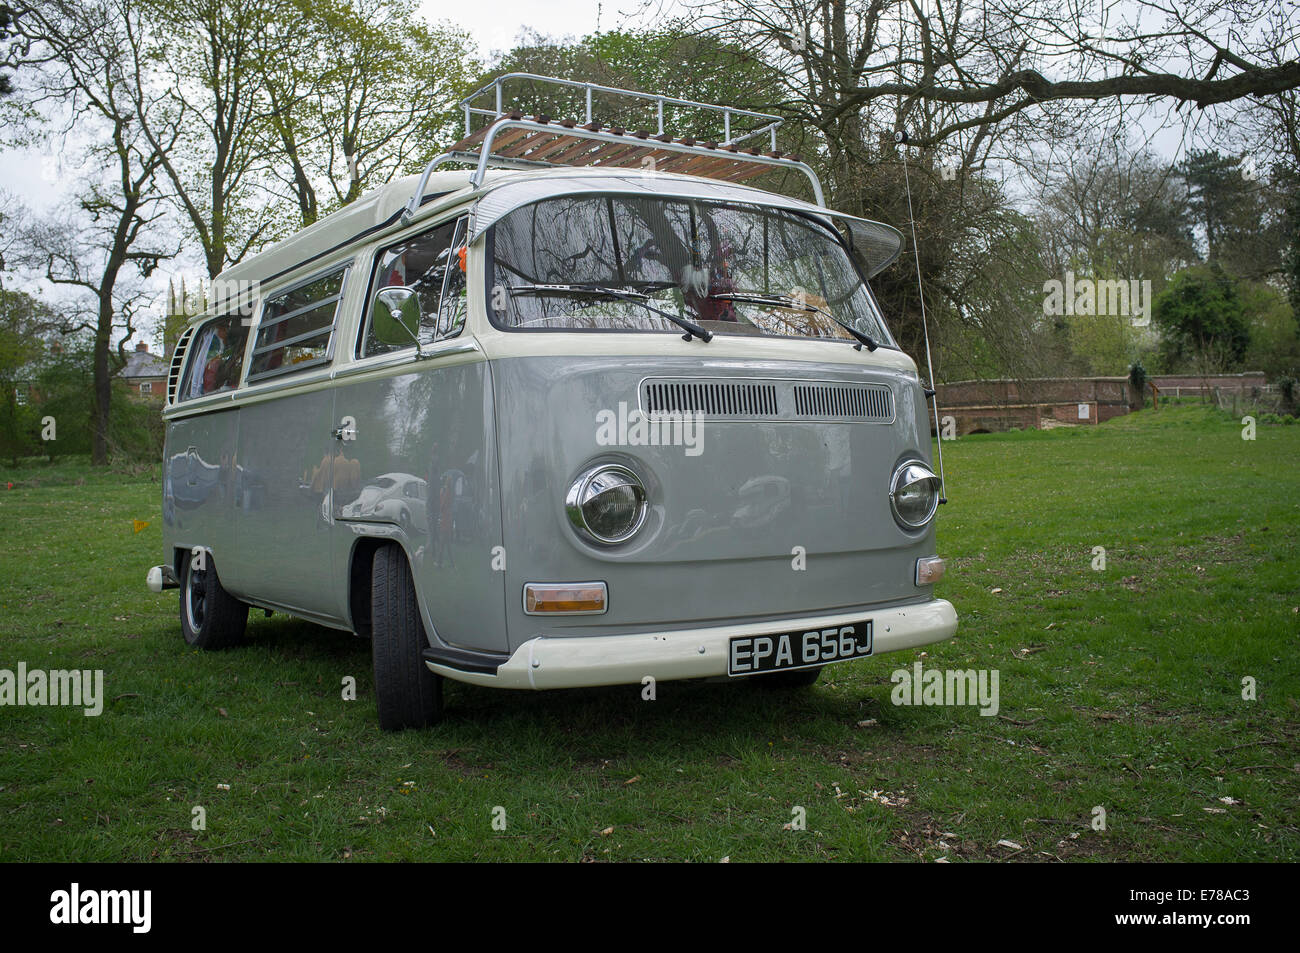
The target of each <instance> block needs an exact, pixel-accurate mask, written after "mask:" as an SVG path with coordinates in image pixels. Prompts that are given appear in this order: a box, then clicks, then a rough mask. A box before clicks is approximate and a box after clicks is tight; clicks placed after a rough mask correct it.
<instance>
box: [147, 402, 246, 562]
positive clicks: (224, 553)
mask: <svg viewBox="0 0 1300 953" xmlns="http://www.w3.org/2000/svg"><path fill="white" fill-rule="evenodd" d="M238 437H239V411H238V410H237V409H236V408H234V407H226V408H223V409H220V410H217V409H214V410H211V411H208V412H206V413H201V414H195V415H194V416H190V417H181V418H179V419H176V420H173V421H172V422H171V423H170V424H169V425H168V427H167V436H166V442H165V445H164V449H163V544H164V547H165V550H166V551H165V553H164V559H165V560H166V562H167V565H169V566H170V565H173V559H172V556H173V553H174V552H175V550H176V549H177V548H181V549H185V550H187V551H189V550H191V549H192V548H193V547H195V546H201V547H203V549H205V550H207V551H208V552H210V553H211V554H212V558H213V561H214V562H215V563H216V566H217V573H218V575H219V576H220V578H221V581H222V582H223V583H225V582H226V580H227V579H228V578H229V577H231V576H233V575H234V574H235V572H236V571H237V565H238V563H239V552H238V548H237V546H236V540H235V529H234V522H233V520H232V516H233V513H234V506H235V499H236V485H235V484H236V474H235V454H236V447H237V441H238Z"/></svg>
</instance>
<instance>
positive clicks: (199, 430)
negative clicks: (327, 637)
mask: <svg viewBox="0 0 1300 953" xmlns="http://www.w3.org/2000/svg"><path fill="white" fill-rule="evenodd" d="M498 90H499V87H498ZM670 102H671V101H670ZM696 105H698V104H696ZM661 108H662V104H661ZM719 108H721V107H719ZM486 112H488V113H490V118H491V122H490V123H489V125H488V126H487V127H486V128H487V131H486V132H485V131H483V130H480V131H479V132H478V133H477V138H476V139H475V138H474V137H473V136H469V137H467V140H468V139H474V141H473V142H469V143H468V145H470V146H472V145H475V144H477V145H478V147H479V152H478V153H476V154H475V153H470V152H467V151H465V150H464V149H462V150H453V153H451V154H449V156H444V157H440V158H439V159H438V160H435V161H434V163H431V164H430V167H429V168H428V169H426V170H425V172H424V173H423V174H422V175H420V176H412V177H410V178H407V179H402V180H399V181H395V182H393V183H392V184H390V185H387V186H385V187H383V188H381V189H378V190H377V191H374V192H372V193H370V194H368V195H366V196H364V197H363V198H361V199H360V200H358V201H356V202H354V203H353V204H351V205H349V206H347V207H345V208H343V209H342V210H340V211H338V212H335V213H334V214H332V215H329V216H328V217H326V218H324V219H322V220H321V221H319V222H318V223H316V224H315V225H313V226H311V227H310V228H307V229H304V230H303V231H301V232H299V233H297V234H296V235H294V236H292V237H291V238H289V239H287V240H285V241H283V242H281V243H279V244H277V245H275V246H274V247H272V248H270V249H269V250H267V251H265V252H263V253H261V254H259V255H256V256H254V257H252V258H250V259H248V260H246V261H244V262H242V263H240V264H238V265H236V266H234V267H233V268H231V269H229V270H228V271H227V272H226V273H225V274H224V275H222V276H221V281H222V283H223V287H227V288H239V289H242V295H241V296H235V297H231V298H229V299H227V306H226V307H224V308H219V309H214V310H212V311H210V312H209V313H207V314H204V315H201V316H199V317H197V318H196V319H195V320H194V321H193V322H192V323H191V324H190V326H189V327H188V328H187V329H186V330H185V332H184V333H183V334H182V336H181V338H180V340H179V342H178V345H177V347H176V349H175V352H174V359H173V362H172V367H171V375H170V379H169V381H168V388H167V402H166V406H165V409H164V411H163V413H164V417H165V419H166V449H165V461H164V486H163V514H164V516H163V525H164V552H163V561H162V564H161V565H160V566H157V567H154V569H152V570H151V571H150V573H149V585H150V587H151V588H152V589H154V590H155V591H161V590H162V589H166V588H178V589H179V595H180V622H181V629H182V632H183V635H184V637H185V640H186V642H188V643H189V644H191V645H194V646H197V647H200V648H204V649H219V648H224V647H227V646H231V645H233V644H235V643H237V642H239V641H240V640H241V638H242V637H243V635H244V630H245V624H246V620H247V616H248V612H249V609H250V607H256V608H261V609H265V610H271V611H275V612H284V613H288V614H291V615H294V616H298V617H301V618H303V619H307V620H311V621H313V622H316V623H319V624H321V625H324V626H330V627H333V628H337V629H342V630H346V631H350V632H353V633H356V634H357V635H358V636H361V637H364V638H368V639H370V641H371V644H372V646H373V661H374V679H375V681H374V691H375V694H376V698H377V702H378V709H379V721H380V724H381V725H382V726H383V727H384V728H388V729H395V728H403V727H408V726H420V725H426V724H429V723H430V722H433V721H435V720H436V719H437V718H438V717H439V715H440V713H441V708H442V680H443V679H445V678H450V679H455V680H458V681H462V682H470V683H473V684H476V685H485V686H499V687H505V688H518V689H550V688H573V687H581V686H596V685H611V684H624V683H626V684H636V685H640V684H643V683H645V681H646V680H647V679H657V680H666V679H688V678H710V677H719V678H724V679H725V678H740V677H747V678H757V679H764V680H768V681H769V682H776V683H785V684H790V685H800V684H810V683H812V682H813V681H814V680H815V679H816V678H817V676H818V673H819V672H820V670H821V668H822V667H823V666H825V665H827V664H831V663H839V662H844V661H848V660H852V659H858V658H862V657H864V656H870V655H875V654H879V653H882V652H892V651H898V650H901V649H910V648H914V647H916V646H921V645H925V644H927V643H932V642H935V641H938V640H942V639H947V638H950V637H951V636H952V635H953V634H954V632H955V630H956V625H957V619H956V613H955V612H954V609H953V607H952V605H951V604H950V603H948V602H947V601H944V600H942V599H938V598H936V597H935V596H934V593H933V585H934V583H935V582H936V581H937V580H938V579H939V578H940V576H941V575H942V574H943V569H944V562H943V560H942V559H940V558H939V557H938V555H937V553H936V547H935V532H934V516H935V512H936V509H937V507H938V504H939V502H940V496H941V481H940V478H939V476H937V475H936V473H935V469H934V468H932V464H931V449H930V448H931V433H930V425H929V421H928V419H927V406H928V405H927V396H928V395H927V392H926V388H925V386H924V385H923V383H922V380H921V377H920V375H919V374H918V371H917V366H916V364H915V363H914V362H913V360H912V358H910V357H909V356H908V355H906V354H905V353H903V351H902V350H900V349H899V347H898V346H897V344H896V343H895V341H894V340H893V338H892V337H891V335H890V331H889V328H888V325H887V322H886V319H885V316H884V315H882V314H881V311H880V308H879V306H878V305H877V302H876V300H875V298H874V296H873V294H872V292H871V288H870V284H869V279H870V278H871V276H872V275H873V274H875V273H876V272H878V271H879V270H880V269H881V268H883V267H885V266H886V265H888V264H889V263H890V262H891V261H892V260H893V259H894V258H895V257H896V256H897V254H898V251H899V248H900V247H901V235H900V234H899V233H898V232H896V231H895V230H894V229H892V228H890V227H888V226H886V225H881V224H879V223H873V222H867V221H864V220H861V219H854V218H852V217H850V216H843V215H840V214H838V213H835V212H832V211H830V210H828V209H826V208H825V207H824V206H822V205H821V204H819V200H820V188H819V187H818V188H817V190H816V191H817V195H816V198H817V199H818V201H811V202H810V201H804V200H801V199H797V198H793V197H790V196H787V195H784V194H779V193H777V192H772V191H765V190H760V189H757V188H753V187H751V186H748V185H745V184H743V183H742V182H741V181H739V180H740V178H742V176H740V175H732V176H730V177H721V178H720V177H717V176H716V175H714V174H712V170H714V169H715V167H716V169H721V170H723V171H725V170H727V169H731V168H733V167H740V166H741V165H744V164H746V163H748V164H749V165H758V166H760V170H759V171H768V170H769V167H771V166H774V165H782V164H784V165H786V166H789V167H791V168H797V169H798V170H799V171H803V170H806V168H807V167H806V166H803V165H802V164H801V163H798V162H797V160H795V159H793V158H790V157H781V156H780V155H779V153H776V152H775V147H774V146H773V149H772V150H769V151H766V152H763V153H761V154H760V153H759V151H758V150H750V152H749V153H748V154H747V153H746V152H745V151H744V150H742V149H740V148H739V147H737V146H736V144H735V143H734V142H725V141H724V142H723V143H721V144H719V143H712V142H711V143H701V142H698V141H694V140H682V139H674V138H672V137H669V136H667V135H665V134H663V133H662V129H661V130H660V134H659V135H658V136H650V135H642V134H641V133H640V132H628V131H627V130H625V129H609V128H606V127H603V126H602V125H601V124H600V123H598V122H595V121H591V120H589V122H588V123H587V124H586V125H582V126H579V125H577V124H576V123H574V124H570V125H564V124H556V123H555V122H554V121H552V120H549V119H548V118H547V117H544V116H534V117H528V118H526V117H523V116H521V115H519V114H517V113H507V112H504V111H503V110H502V109H501V107H500V105H499V100H498V105H497V107H496V108H495V109H492V110H488V111H486ZM468 115H469V113H467V116H468ZM475 115H477V113H476V114H475ZM736 115H739V112H738V111H729V112H728V115H727V117H726V119H727V122H728V125H730V123H731V121H732V120H733V119H735V118H736ZM469 131H470V130H468V129H467V132H469ZM494 137H495V139H496V143H495V145H494V144H493V143H492V142H491V141H489V140H491V139H492V138H494ZM512 137H513V141H514V142H515V143H516V146H517V148H516V155H515V156H514V157H513V159H512V157H511V156H510V155H508V151H509V150H508V148H507V146H506V145H504V143H505V141H506V140H507V139H511V138H512ZM530 138H531V145H530V144H529V139H530ZM561 139H563V140H566V141H567V143H568V144H567V145H566V146H556V145H554V143H555V142H556V141H558V140H561ZM576 143H580V145H579V144H576ZM621 145H623V146H626V147H627V148H626V149H624V153H623V154H621V155H622V159H621V160H620V159H619V156H620V153H619V152H618V151H617V150H618V148H619V147H620V146H621ZM547 149H550V150H551V152H550V155H551V156H554V155H556V154H557V153H561V152H564V151H566V150H567V151H568V152H569V153H570V157H569V163H568V164H559V165H557V164H555V163H550V164H547V163H546V161H545V160H546V156H541V157H539V156H538V155H537V153H538V152H539V151H545V150H547ZM582 149H585V150H586V152H582V151H581V150H582ZM602 150H603V151H604V152H603V155H604V156H605V159H601V158H600V157H599V155H598V154H599V153H601V151H602ZM637 150H639V151H637ZM573 155H579V156H588V157H590V156H597V157H596V158H595V159H593V160H592V161H588V162H574V161H573V158H572V157H573ZM647 155H648V156H650V157H652V159H654V157H656V156H657V157H659V158H658V159H655V161H653V162H652V163H650V164H647V163H646V162H645V161H643V160H644V159H645V158H646V156H647ZM448 159H455V160H460V161H462V162H464V161H469V162H471V163H475V162H477V165H476V167H475V168H471V169H468V170H461V171H456V170H442V169H441V168H440V166H441V165H442V164H445V163H446V161H447V160H448ZM758 160H761V161H758ZM683 163H685V168H686V172H684V173H683V172H675V171H672V169H673V168H674V167H675V166H676V167H680V166H682V164H683ZM709 163H713V165H709ZM727 163H731V165H726V164H727ZM813 181H815V179H814V180H813Z"/></svg>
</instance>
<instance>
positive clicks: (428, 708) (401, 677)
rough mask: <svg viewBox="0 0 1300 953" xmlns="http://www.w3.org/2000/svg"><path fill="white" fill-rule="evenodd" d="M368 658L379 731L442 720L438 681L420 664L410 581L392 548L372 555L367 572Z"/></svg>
mask: <svg viewBox="0 0 1300 953" xmlns="http://www.w3.org/2000/svg"><path fill="white" fill-rule="evenodd" d="M370 607H371V608H370V611H371V619H370V620H371V638H370V654H371V657H372V658H373V660H374V666H375V699H376V701H377V702H378V707H379V727H380V728H382V729H384V730H385V731H401V730H402V729H403V728H424V727H426V726H428V725H431V724H434V723H435V722H437V721H438V720H439V719H440V718H441V717H442V676H440V675H436V674H434V673H433V672H431V671H429V669H428V668H427V667H426V666H425V664H424V654H423V653H424V650H425V648H427V647H428V645H429V642H428V639H427V638H426V637H425V634H424V623H423V622H422V621H421V620H420V604H419V602H418V601H417V600H416V598H415V581H414V580H413V579H412V578H411V567H410V565H409V564H408V563H407V561H406V554H405V553H404V552H403V551H402V547H400V546H398V545H397V544H396V543H389V544H388V545H387V546H383V547H381V548H380V549H378V550H377V551H376V552H375V561H374V564H373V565H372V567H371V570H370Z"/></svg>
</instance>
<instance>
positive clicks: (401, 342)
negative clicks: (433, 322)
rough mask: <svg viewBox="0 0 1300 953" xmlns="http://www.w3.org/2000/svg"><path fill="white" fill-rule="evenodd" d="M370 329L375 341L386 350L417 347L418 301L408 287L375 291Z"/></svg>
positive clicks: (418, 339)
mask: <svg viewBox="0 0 1300 953" xmlns="http://www.w3.org/2000/svg"><path fill="white" fill-rule="evenodd" d="M371 327H372V328H373V329H374V332H375V338H376V339H377V340H378V341H379V342H380V343H381V344H386V345H388V346H389V347H405V346H406V345H408V344H415V345H416V346H417V347H418V346H419V344H420V298H419V296H418V295H417V294H416V293H415V291H414V290H413V289H411V288H407V287H404V286H402V285H397V286H395V287H391V288H381V289H379V291H377V292H375V303H374V314H373V316H372V318H371Z"/></svg>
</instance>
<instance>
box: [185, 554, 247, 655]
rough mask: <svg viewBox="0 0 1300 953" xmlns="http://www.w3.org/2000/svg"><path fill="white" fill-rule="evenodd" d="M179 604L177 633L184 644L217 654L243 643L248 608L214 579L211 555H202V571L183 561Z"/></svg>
mask: <svg viewBox="0 0 1300 953" xmlns="http://www.w3.org/2000/svg"><path fill="white" fill-rule="evenodd" d="M180 602H181V634H182V635H184V636H185V642H186V644H187V645H191V646H193V647H194V648H196V649H204V650H205V651H217V650H219V649H228V648H231V647H232V646H235V645H238V644H239V643H240V642H242V641H243V640H244V629H245V627H246V626H247V625H248V605H247V604H246V603H243V602H240V601H239V600H238V599H236V598H235V597H234V596H232V595H231V594H230V593H228V592H226V590H225V587H224V586H222V585H221V580H220V579H219V578H217V569H216V566H214V565H213V563H212V556H211V554H205V556H204V564H203V568H202V569H195V568H194V563H193V561H192V560H189V559H187V560H186V562H185V582H184V583H183V584H182V585H181V600H180Z"/></svg>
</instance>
